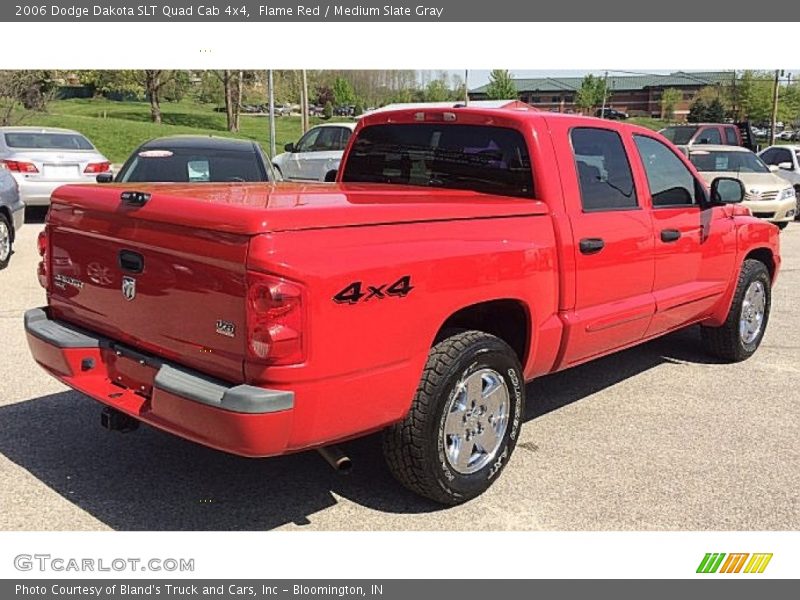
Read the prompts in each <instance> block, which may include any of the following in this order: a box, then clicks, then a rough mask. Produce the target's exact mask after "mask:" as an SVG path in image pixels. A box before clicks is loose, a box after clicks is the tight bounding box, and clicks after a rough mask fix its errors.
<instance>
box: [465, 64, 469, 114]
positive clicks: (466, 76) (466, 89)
mask: <svg viewBox="0 0 800 600" xmlns="http://www.w3.org/2000/svg"><path fill="white" fill-rule="evenodd" d="M464 106H469V69H466V70H465V71H464Z"/></svg>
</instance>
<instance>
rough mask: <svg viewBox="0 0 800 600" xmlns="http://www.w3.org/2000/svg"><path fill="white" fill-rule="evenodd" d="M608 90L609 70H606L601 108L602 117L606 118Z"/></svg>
mask: <svg viewBox="0 0 800 600" xmlns="http://www.w3.org/2000/svg"><path fill="white" fill-rule="evenodd" d="M607 91H608V71H606V74H605V77H603V108H602V109H600V117H602V118H603V119H605V118H606V96H607V95H608V94H607Z"/></svg>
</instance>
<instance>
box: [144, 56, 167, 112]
mask: <svg viewBox="0 0 800 600" xmlns="http://www.w3.org/2000/svg"><path fill="white" fill-rule="evenodd" d="M174 76H175V73H174V72H173V71H164V70H161V69H153V70H149V69H146V70H145V71H144V92H145V94H146V95H147V100H148V101H149V102H150V120H151V121H152V122H153V123H161V92H162V89H163V87H164V86H165V85H166V84H167V83H169V82H170V81H171V80H172V78H173V77H174Z"/></svg>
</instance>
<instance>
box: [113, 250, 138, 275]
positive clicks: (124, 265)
mask: <svg viewBox="0 0 800 600" xmlns="http://www.w3.org/2000/svg"><path fill="white" fill-rule="evenodd" d="M119 268H120V269H122V270H123V271H125V272H126V273H141V272H142V271H144V256H142V255H141V254H139V253H138V252H134V251H133V250H120V251H119Z"/></svg>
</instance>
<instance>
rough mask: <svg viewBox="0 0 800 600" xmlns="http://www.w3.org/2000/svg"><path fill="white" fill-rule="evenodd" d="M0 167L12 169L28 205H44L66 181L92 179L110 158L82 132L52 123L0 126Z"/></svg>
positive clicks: (107, 169)
mask: <svg viewBox="0 0 800 600" xmlns="http://www.w3.org/2000/svg"><path fill="white" fill-rule="evenodd" d="M0 167H2V168H4V169H5V170H6V171H8V172H9V173H11V175H12V176H13V177H14V179H15V180H16V181H17V185H19V194H20V197H21V198H22V201H23V202H24V203H25V204H26V205H27V206H47V205H48V204H49V203H50V194H51V193H52V192H53V190H54V189H56V188H57V187H58V186H60V185H64V184H65V183H81V182H89V181H94V179H95V177H96V176H97V174H98V173H107V172H110V171H111V163H110V162H109V160H108V159H107V158H106V157H105V156H103V155H102V154H100V152H98V151H97V148H95V147H94V146H93V145H92V143H91V142H90V141H89V140H88V139H87V138H86V137H85V136H83V135H82V134H80V133H78V132H77V131H72V130H70V129H59V128H55V127H0Z"/></svg>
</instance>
